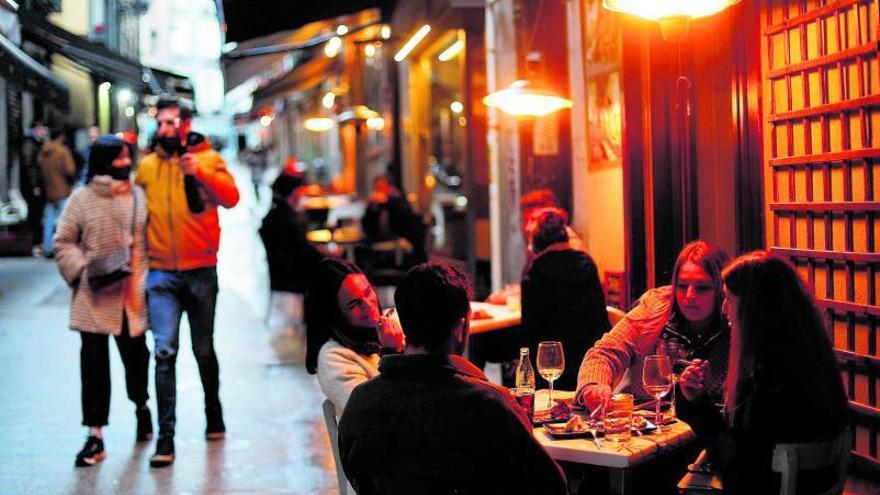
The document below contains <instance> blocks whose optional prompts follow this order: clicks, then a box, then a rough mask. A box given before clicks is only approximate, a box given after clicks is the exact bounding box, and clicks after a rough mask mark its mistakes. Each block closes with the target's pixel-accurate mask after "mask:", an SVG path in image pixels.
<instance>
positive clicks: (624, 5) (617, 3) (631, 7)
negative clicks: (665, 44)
mask: <svg viewBox="0 0 880 495" xmlns="http://www.w3.org/2000/svg"><path fill="white" fill-rule="evenodd" d="M739 2H740V0H666V1H662V2H661V1H657V0H602V5H603V6H604V7H605V8H606V9H608V10H611V11H614V12H621V13H624V14H632V15H634V16H638V17H641V18H643V19H648V20H651V21H658V22H659V23H660V32H661V33H662V34H663V39H665V40H667V41H681V40H684V39H685V38H687V35H688V30H689V23H690V20H691V19H697V18H700V17H706V16H710V15H712V14H717V13H718V12H721V11H722V10H724V9H726V8H728V7H730V6H731V5H735V4H737V3H739Z"/></svg>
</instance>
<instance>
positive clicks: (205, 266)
mask: <svg viewBox="0 0 880 495" xmlns="http://www.w3.org/2000/svg"><path fill="white" fill-rule="evenodd" d="M156 110H157V115H156V117H157V120H158V121H159V128H158V130H157V131H156V135H157V143H158V146H157V147H156V150H155V151H154V152H153V153H151V154H149V155H147V156H145V157H144V158H143V159H142V160H141V162H140V164H139V166H138V171H137V178H136V182H137V184H138V185H140V186H141V187H143V189H144V191H145V192H146V194H147V208H148V210H149V224H148V226H147V254H148V256H149V264H150V272H149V275H148V277H147V297H148V305H149V314H150V324H151V326H152V329H153V337H154V340H155V343H154V350H155V357H156V397H157V401H158V406H159V407H158V413H159V421H158V422H159V439H158V441H157V443H156V452H155V454H154V455H153V456H152V457H151V458H150V465H151V466H153V467H163V466H168V465H170V464H171V463H172V462H174V428H175V423H176V417H175V405H176V387H177V383H176V373H175V365H176V362H177V350H178V345H179V344H178V343H179V338H178V337H179V333H180V318H181V316H182V314H183V312H186V313H187V318H188V319H189V325H190V332H191V336H192V346H193V352H194V353H195V358H196V363H197V364H198V367H199V374H200V375H201V380H202V387H203V388H204V392H205V416H206V422H207V425H206V428H205V436H206V438H207V439H208V440H219V439H222V438H224V436H225V432H226V426H225V424H224V422H223V410H222V407H221V405H220V396H219V391H220V377H219V374H220V372H219V366H218V363H217V355H216V353H215V352H214V310H215V305H216V300H217V268H216V265H217V249H218V247H219V244H220V225H219V221H218V216H217V206H222V207H224V208H232V207H233V206H235V204H236V203H238V199H239V195H238V189H237V188H236V186H235V181H234V180H233V178H232V175H231V174H230V173H229V171H228V170H227V169H226V164H225V163H224V162H223V159H222V158H221V157H220V155H219V154H218V153H217V152H216V151H214V150H212V149H210V146H206V145H207V142H206V141H202V142H200V143H190V145H191V146H190V147H187V141H197V139H190V137H191V136H190V134H191V133H190V132H189V127H190V120H191V118H192V111H191V110H190V109H189V108H188V107H187V106H185V105H182V103H181V102H180V101H178V100H176V99H170V98H162V99H160V100H159V102H158V103H157V105H156ZM196 144H198V145H199V146H195V145H196Z"/></svg>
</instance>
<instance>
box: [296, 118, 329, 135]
mask: <svg viewBox="0 0 880 495" xmlns="http://www.w3.org/2000/svg"><path fill="white" fill-rule="evenodd" d="M304 125H305V128H306V129H308V130H310V131H312V132H326V131H329V130H330V129H332V128H333V126H334V125H336V123H335V122H334V121H333V119H331V118H330V117H312V118H310V119H306V121H305V123H304Z"/></svg>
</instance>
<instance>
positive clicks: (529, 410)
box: [512, 387, 535, 420]
mask: <svg viewBox="0 0 880 495" xmlns="http://www.w3.org/2000/svg"><path fill="white" fill-rule="evenodd" d="M512 390H513V396H514V397H515V398H516V403H517V404H519V407H520V408H521V409H522V410H523V411H524V412H525V413H526V416H528V417H529V420H531V419H532V418H533V417H534V414H535V390H534V389H531V388H526V387H518V388H514V389H512Z"/></svg>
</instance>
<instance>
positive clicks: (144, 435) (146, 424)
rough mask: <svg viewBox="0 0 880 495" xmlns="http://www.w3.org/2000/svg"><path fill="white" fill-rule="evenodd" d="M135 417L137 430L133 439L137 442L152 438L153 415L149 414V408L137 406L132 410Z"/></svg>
mask: <svg viewBox="0 0 880 495" xmlns="http://www.w3.org/2000/svg"><path fill="white" fill-rule="evenodd" d="M134 415H135V417H136V418H137V432H136V435H135V440H137V441H138V442H146V441H148V440H152V439H153V416H152V415H151V414H150V408H149V407H147V406H143V407H139V408H137V410H135V412H134Z"/></svg>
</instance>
